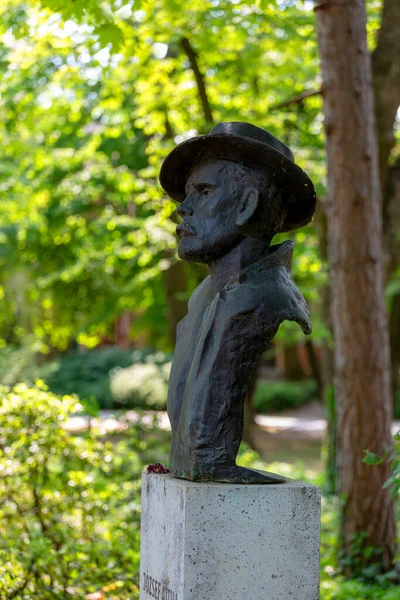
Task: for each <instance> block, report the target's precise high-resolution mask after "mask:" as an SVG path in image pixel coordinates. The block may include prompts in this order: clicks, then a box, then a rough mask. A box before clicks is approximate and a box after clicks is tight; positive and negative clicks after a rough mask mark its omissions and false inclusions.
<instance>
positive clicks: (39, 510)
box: [0, 0, 400, 600]
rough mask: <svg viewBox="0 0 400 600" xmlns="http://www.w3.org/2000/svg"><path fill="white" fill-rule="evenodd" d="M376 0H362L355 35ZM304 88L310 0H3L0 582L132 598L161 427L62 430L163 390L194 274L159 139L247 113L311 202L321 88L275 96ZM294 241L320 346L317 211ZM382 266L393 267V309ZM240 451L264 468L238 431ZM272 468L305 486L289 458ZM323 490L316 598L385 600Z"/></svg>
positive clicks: (10, 588) (28, 593) (307, 475)
mask: <svg viewBox="0 0 400 600" xmlns="http://www.w3.org/2000/svg"><path fill="white" fill-rule="evenodd" d="M381 6H382V2H381V1H380V0H367V9H368V17H369V20H368V35H369V42H370V46H371V48H372V47H373V45H374V43H375V33H376V30H377V27H378V25H379V15H380V10H381ZM184 40H188V41H189V44H190V46H191V48H192V50H193V53H194V56H195V58H196V60H197V63H198V67H199V70H200V72H201V74H202V75H203V79H204V84H205V89H206V97H207V100H208V112H209V113H210V114H207V111H206V108H207V107H205V105H204V98H203V99H201V97H200V95H199V89H198V82H197V81H196V77H195V75H194V72H193V67H192V64H191V61H190V58H189V56H188V53H187V50H185V47H186V48H187V45H186V46H185V44H183V41H184ZM320 87H321V77H320V73H319V63H318V55H317V41H316V35H315V23H314V13H313V3H312V2H310V1H309V0H271V1H269V2H266V1H265V0H256V1H255V2H246V1H244V0H211V1H210V2H202V1H200V0H192V2H191V3H190V5H188V4H186V5H185V6H184V10H182V4H181V3H179V2H178V1H177V0H126V1H125V0H124V1H122V0H104V1H102V2H95V1H94V0H74V1H73V2H61V1H60V0H24V1H22V0H4V1H3V2H2V3H1V5H0V110H1V119H0V135H1V139H2V145H1V148H0V203H1V211H0V302H1V310H0V383H2V384H3V385H4V386H7V389H6V388H5V389H4V391H3V393H2V401H1V404H0V419H1V420H0V534H1V535H0V597H1V598H3V597H4V598H5V599H7V600H8V599H11V598H16V599H17V600H19V599H20V600H30V599H34V600H46V599H47V598H49V599H50V598H52V599H53V598H66V597H76V598H85V597H86V596H87V595H88V594H90V593H92V592H99V593H101V594H102V596H100V597H101V598H103V597H104V598H110V599H111V598H112V599H113V600H120V599H121V600H125V599H126V600H128V598H129V599H130V600H134V599H135V598H138V589H137V584H138V560H139V529H138V523H139V515H140V480H139V476H140V472H141V471H142V469H143V467H144V466H145V465H146V464H147V463H150V462H159V461H164V462H165V461H166V460H167V458H166V457H167V454H168V453H167V450H168V442H169V440H168V434H166V433H165V432H164V431H161V430H159V429H157V427H156V426H155V425H154V426H153V427H151V428H150V427H149V426H147V425H146V426H145V425H144V424H143V423H141V422H140V421H139V422H138V424H137V425H135V426H133V425H130V426H129V428H128V429H127V430H126V431H124V432H119V433H118V435H116V436H115V437H110V436H108V437H107V436H100V435H99V434H98V432H96V430H95V429H94V428H90V429H89V431H87V432H85V433H84V434H82V435H80V436H73V435H71V434H69V433H68V432H67V431H66V430H65V428H64V427H63V424H65V422H66V420H67V418H68V416H69V415H70V414H71V412H75V413H76V412H79V411H81V410H82V407H83V409H84V410H85V412H86V414H89V415H92V416H93V415H95V414H96V413H97V411H98V408H99V407H103V408H115V407H119V406H122V407H125V408H128V407H135V408H139V409H140V408H156V409H158V408H163V407H164V406H165V397H166V386H167V377H168V368H169V362H170V352H171V350H172V347H173V342H174V340H173V333H172V334H171V332H173V331H174V326H175V324H176V320H177V318H176V317H177V314H178V313H179V311H177V310H176V305H177V304H178V305H179V303H182V302H183V303H185V302H186V300H187V299H188V297H189V296H190V293H191V291H192V290H193V289H194V287H195V286H196V285H197V284H198V283H199V281H200V280H201V279H202V278H203V276H204V270H202V269H201V267H198V266H192V265H190V266H179V263H178V261H177V257H176V253H175V247H176V241H175V236H174V229H175V223H174V211H175V205H174V203H173V202H171V201H170V200H169V199H168V198H166V197H165V195H164V194H163V192H162V190H161V189H160V186H159V184H158V181H157V174H158V172H159V168H160V164H161V161H162V159H163V158H164V157H165V156H166V154H167V153H168V151H169V150H170V149H171V148H172V147H173V146H174V145H175V144H176V143H179V142H180V141H182V140H184V139H187V138H188V137H191V136H193V135H196V134H202V133H206V132H207V131H209V130H210V129H211V127H212V126H213V125H214V124H215V123H217V122H219V121H222V120H224V121H232V120H240V121H242V120H244V121H248V122H252V123H255V124H257V125H259V126H261V127H264V128H266V129H268V130H269V131H271V132H272V133H273V134H275V135H276V136H278V137H279V138H280V139H282V140H283V141H284V142H285V143H286V144H288V145H289V146H290V147H291V148H292V149H293V151H294V154H295V157H296V162H298V164H299V165H300V166H301V167H303V168H304V169H305V170H306V171H307V172H308V173H309V174H310V177H311V179H312V180H313V181H314V182H315V185H316V188H317V193H318V197H319V198H320V199H323V197H324V195H325V191H326V190H325V185H326V182H325V172H326V165H325V153H324V138H323V127H322V100H321V97H320V94H319V93H316V94H312V95H310V96H309V97H308V98H306V99H304V100H302V101H299V100H297V101H295V102H288V100H291V99H293V98H295V97H296V96H297V95H298V94H301V93H303V92H304V91H316V92H318V90H319V89H320ZM399 131H400V129H399ZM397 135H398V134H397ZM286 237H287V236H277V238H276V240H275V242H279V241H283V239H285V238H286ZM290 237H291V238H293V239H294V241H295V244H296V246H295V254H294V259H293V266H292V270H293V276H294V278H295V280H296V283H298V285H299V287H300V289H301V291H302V293H303V294H304V296H305V297H306V299H307V301H308V303H309V305H310V308H311V312H312V316H313V334H312V338H311V339H312V341H313V343H315V345H320V344H321V343H322V342H324V343H327V344H330V343H331V341H330V333H329V331H328V330H327V328H326V326H325V325H324V322H323V319H322V315H321V313H322V312H323V306H321V304H322V301H321V296H320V293H321V290H322V289H323V288H324V287H325V286H326V285H327V265H326V262H325V259H324V256H325V253H324V247H323V246H324V245H323V242H322V244H321V246H320V240H319V238H318V235H317V231H316V227H315V226H314V225H310V226H308V227H305V228H302V229H301V231H299V232H294V233H292V234H291V235H290ZM175 269H178V271H175ZM172 274H173V277H172ZM399 282H400V271H399V270H397V272H395V273H394V276H393V278H392V280H391V281H390V282H389V285H388V289H387V293H388V298H389V304H390V302H391V298H392V296H393V294H395V293H397V292H398V291H399V289H400V283H399ZM300 336H301V333H300V330H299V328H298V327H297V326H295V325H294V324H293V323H285V324H284V325H283V326H282V327H281V329H280V331H279V333H278V338H280V344H281V345H282V344H290V345H293V344H295V343H296V342H297V341H298V340H299V339H300ZM154 348H156V349H157V350H156V351H155V350H154ZM38 378H40V379H42V380H45V381H46V385H47V386H48V388H46V387H45V386H44V384H40V385H38V386H37V387H34V384H35V381H36V380H37V379H38ZM21 381H23V382H25V384H26V385H21V384H20V382H21ZM17 384H19V385H17ZM15 385H17V387H15V388H14V389H13V390H12V391H11V390H10V388H13V386H15ZM315 392H316V384H315V383H313V382H312V381H304V382H301V383H300V384H297V383H286V382H282V383H281V382H276V383H274V382H272V383H268V385H266V384H265V383H264V382H261V383H260V384H259V385H258V388H257V390H256V396H255V403H256V409H257V410H258V411H260V412H264V411H268V412H270V411H275V410H276V411H278V410H282V409H283V408H290V407H295V406H298V405H300V404H302V403H303V402H306V401H308V400H309V399H311V398H314V397H315ZM71 394H76V397H71ZM397 410H398V416H400V395H398V402H397ZM139 412H140V411H139ZM396 457H398V454H395V453H394V454H393V469H394V471H393V473H394V477H395V480H394V482H395V484H396V485H397V483H396V482H398V476H399V475H398V469H399V461H398V458H396ZM240 460H241V461H242V463H243V464H247V465H252V466H257V465H258V466H261V467H262V468H265V465H263V463H261V462H260V459H259V458H258V457H257V455H256V454H255V453H254V452H252V451H250V450H249V449H248V448H246V447H245V446H243V447H242V449H241V458H240ZM376 460H380V457H377V458H376ZM396 461H397V462H396ZM372 462H373V461H372V459H371V463H372ZM269 468H272V470H275V471H277V472H281V473H284V474H286V475H288V476H292V477H295V478H300V479H306V480H307V481H310V482H314V483H319V484H322V483H323V478H322V476H321V474H319V473H315V472H312V471H310V470H307V469H305V468H304V466H303V465H302V464H301V463H299V464H296V465H293V466H291V467H289V466H288V465H286V464H276V465H272V466H271V465H269ZM371 468H373V464H371ZM336 503H337V500H335V499H333V498H324V506H323V535H322V588H321V594H322V596H321V598H322V600H342V599H343V600H352V599H354V600H355V599H357V600H380V599H382V600H383V599H385V600H398V599H399V592H398V589H396V588H394V587H392V588H391V587H388V586H389V583H390V580H389V579H388V578H386V579H382V580H379V578H378V577H375V579H378V584H377V585H372V584H370V583H368V581H369V580H370V579H371V577H369V576H368V574H367V573H365V574H364V576H363V578H362V579H360V580H349V581H345V580H343V579H342V578H341V577H340V575H339V565H338V563H337V560H336V558H335V553H336V542H337V540H336V532H337V504H336Z"/></svg>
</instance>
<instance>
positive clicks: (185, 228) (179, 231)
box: [176, 223, 196, 238]
mask: <svg viewBox="0 0 400 600" xmlns="http://www.w3.org/2000/svg"><path fill="white" fill-rule="evenodd" d="M176 235H177V236H178V237H180V238H181V237H185V236H187V237H193V236H195V235H196V230H195V229H194V227H193V226H192V225H190V224H189V223H180V224H179V225H178V227H177V228H176Z"/></svg>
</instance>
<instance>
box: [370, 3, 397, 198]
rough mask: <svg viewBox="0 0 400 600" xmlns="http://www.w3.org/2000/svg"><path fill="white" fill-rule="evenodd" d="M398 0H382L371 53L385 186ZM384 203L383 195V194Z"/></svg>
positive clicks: (393, 105) (390, 143)
mask: <svg viewBox="0 0 400 600" xmlns="http://www.w3.org/2000/svg"><path fill="white" fill-rule="evenodd" d="M399 57H400V2H399V0H385V2H384V5H383V11H382V18H381V26H380V29H379V33H378V43H377V46H376V49H375V51H374V52H373V54H372V69H373V83H374V99H375V117H376V126H377V132H378V152H379V176H380V181H381V189H382V190H385V185H386V178H387V168H388V161H389V155H390V152H391V150H392V148H393V146H394V143H395V139H394V134H393V123H394V121H395V118H396V113H397V109H398V108H399V104H400V58H399ZM383 199H384V203H385V195H384V198H383Z"/></svg>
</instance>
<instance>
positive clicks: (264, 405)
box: [253, 379, 317, 414]
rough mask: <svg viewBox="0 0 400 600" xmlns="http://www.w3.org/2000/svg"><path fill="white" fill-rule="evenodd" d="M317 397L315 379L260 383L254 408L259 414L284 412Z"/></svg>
mask: <svg viewBox="0 0 400 600" xmlns="http://www.w3.org/2000/svg"><path fill="white" fill-rule="evenodd" d="M316 397H317V385H316V383H315V381H314V380H313V379H309V380H305V381H298V382H297V381H296V382H294V381H260V382H259V383H258V384H257V388H256V391H255V394H254V399H253V404H254V408H255V410H256V411H257V412H259V413H264V414H268V413H274V412H282V411H283V410H286V409H288V408H295V407H297V406H301V405H302V404H306V403H307V402H310V401H311V400H313V399H315V398H316Z"/></svg>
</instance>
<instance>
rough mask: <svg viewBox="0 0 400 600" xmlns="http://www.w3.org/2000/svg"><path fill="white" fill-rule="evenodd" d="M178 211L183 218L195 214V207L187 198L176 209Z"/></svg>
mask: <svg viewBox="0 0 400 600" xmlns="http://www.w3.org/2000/svg"><path fill="white" fill-rule="evenodd" d="M176 212H177V213H178V215H179V216H180V217H182V218H183V217H190V216H191V215H192V214H193V208H192V206H191V205H190V204H189V202H186V200H185V201H184V202H182V204H180V205H179V206H178V208H177V209H176Z"/></svg>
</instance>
